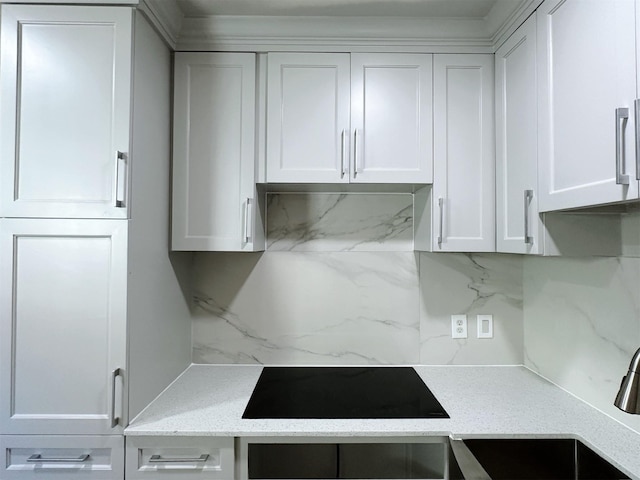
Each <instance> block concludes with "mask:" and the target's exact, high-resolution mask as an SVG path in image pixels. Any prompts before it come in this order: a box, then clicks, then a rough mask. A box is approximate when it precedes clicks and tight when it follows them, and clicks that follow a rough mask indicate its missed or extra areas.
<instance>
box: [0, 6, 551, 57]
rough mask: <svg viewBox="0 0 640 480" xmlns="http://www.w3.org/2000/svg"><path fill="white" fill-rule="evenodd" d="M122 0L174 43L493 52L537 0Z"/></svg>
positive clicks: (257, 48)
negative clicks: (189, 11)
mask: <svg viewBox="0 0 640 480" xmlns="http://www.w3.org/2000/svg"><path fill="white" fill-rule="evenodd" d="M2 1H3V0H0V2H2ZM13 1H28V0H13ZM32 1H33V0H32ZM40 1H59V0H40ZM72 1H73V0H72ZM80 1H81V0H80ZM87 1H101V0H84V2H87ZM102 1H104V0H102ZM111 1H122V2H125V1H127V0H111ZM128 1H129V3H133V4H135V3H138V2H139V5H138V8H139V9H140V10H141V11H142V12H143V13H144V14H145V15H146V16H147V17H148V18H149V20H150V21H151V22H152V23H153V25H154V26H155V27H156V28H157V29H158V31H159V33H160V34H161V35H162V36H163V38H164V39H165V40H166V42H167V43H168V44H169V45H170V46H171V48H173V49H174V50H179V51H247V52H276V51H306V52H314V51H330V52H410V53H419V52H424V53H494V52H495V51H496V50H497V48H498V47H499V46H500V45H501V44H502V43H503V42H504V41H505V40H506V39H507V38H509V36H510V35H511V34H512V33H513V32H514V31H515V30H516V29H517V28H518V27H519V26H520V25H521V24H522V23H523V22H524V21H525V20H526V19H527V17H528V16H529V15H531V14H532V13H533V12H534V11H535V10H536V8H538V6H539V5H540V4H541V3H542V1H543V0H519V4H518V6H517V8H515V9H514V8H513V4H514V3H513V2H514V1H515V0H498V1H497V3H496V4H495V5H494V6H493V8H492V9H491V11H490V12H489V14H488V15H487V16H486V17H485V18H424V17H318V16H306V17H292V16H248V15H247V16H231V15H229V16H201V17H184V15H183V14H182V11H181V10H180V8H179V6H178V4H177V1H176V0H128ZM505 12H506V13H505Z"/></svg>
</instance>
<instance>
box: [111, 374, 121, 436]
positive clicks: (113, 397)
mask: <svg viewBox="0 0 640 480" xmlns="http://www.w3.org/2000/svg"><path fill="white" fill-rule="evenodd" d="M121 375H122V370H121V369H120V368H116V369H115V370H114V371H113V372H111V428H115V427H116V426H117V425H118V424H119V423H120V417H116V379H117V378H118V377H119V376H121Z"/></svg>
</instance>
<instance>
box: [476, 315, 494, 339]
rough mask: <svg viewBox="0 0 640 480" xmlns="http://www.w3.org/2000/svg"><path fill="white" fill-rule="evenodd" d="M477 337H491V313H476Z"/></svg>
mask: <svg viewBox="0 0 640 480" xmlns="http://www.w3.org/2000/svg"><path fill="white" fill-rule="evenodd" d="M476 319H477V321H478V338H493V315H478V316H477V317H476Z"/></svg>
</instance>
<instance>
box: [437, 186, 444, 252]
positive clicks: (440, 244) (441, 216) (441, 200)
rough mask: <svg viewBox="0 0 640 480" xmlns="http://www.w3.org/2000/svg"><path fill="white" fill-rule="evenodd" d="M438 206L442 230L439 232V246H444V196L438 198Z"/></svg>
mask: <svg viewBox="0 0 640 480" xmlns="http://www.w3.org/2000/svg"><path fill="white" fill-rule="evenodd" d="M438 208H439V210H440V220H439V224H440V227H439V228H440V230H439V234H438V246H439V247H440V248H442V238H443V232H444V198H442V197H439V198H438Z"/></svg>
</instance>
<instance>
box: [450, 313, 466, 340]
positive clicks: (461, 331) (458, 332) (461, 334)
mask: <svg viewBox="0 0 640 480" xmlns="http://www.w3.org/2000/svg"><path fill="white" fill-rule="evenodd" d="M451 338H467V316H466V315H451Z"/></svg>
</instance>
